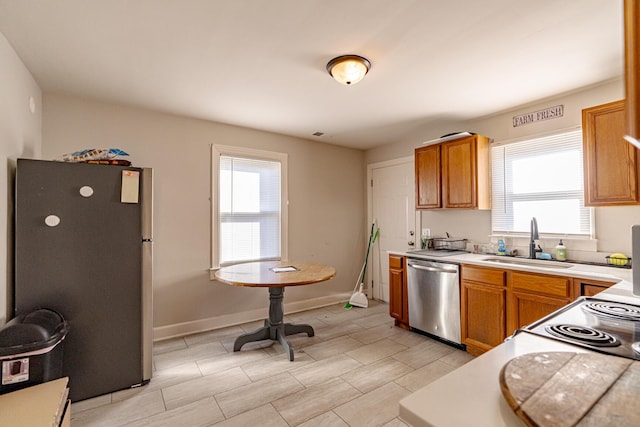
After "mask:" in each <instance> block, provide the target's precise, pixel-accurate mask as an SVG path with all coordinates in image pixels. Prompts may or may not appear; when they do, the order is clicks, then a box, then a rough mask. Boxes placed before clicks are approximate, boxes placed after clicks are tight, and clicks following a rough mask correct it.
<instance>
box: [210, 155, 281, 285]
mask: <svg viewBox="0 0 640 427" xmlns="http://www.w3.org/2000/svg"><path fill="white" fill-rule="evenodd" d="M222 155H225V156H231V157H247V158H250V159H261V160H270V161H277V162H280V164H281V165H282V168H281V171H280V174H281V176H280V180H281V188H280V193H281V194H280V195H281V198H280V259H282V260H288V259H289V209H288V206H289V189H288V182H289V177H288V173H289V172H288V170H289V169H288V165H287V161H288V157H289V155H288V154H286V153H278V152H275V151H265V150H257V149H253V148H245V147H234V146H231V145H218V144H211V191H210V194H211V196H210V200H211V235H210V239H209V242H210V253H211V262H210V265H211V268H210V269H209V271H210V279H211V280H214V279H215V277H214V274H215V271H216V270H218V269H219V268H220V253H219V246H218V243H217V238H218V236H219V235H220V210H219V206H218V205H219V198H218V195H219V193H220V189H219V179H218V178H219V177H220V161H219V159H220V156H222Z"/></svg>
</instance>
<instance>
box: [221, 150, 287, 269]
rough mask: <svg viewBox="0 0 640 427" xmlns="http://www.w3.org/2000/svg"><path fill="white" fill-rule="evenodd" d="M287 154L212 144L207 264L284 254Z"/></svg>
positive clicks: (278, 256) (262, 259) (274, 258)
mask: <svg viewBox="0 0 640 427" xmlns="http://www.w3.org/2000/svg"><path fill="white" fill-rule="evenodd" d="M286 178H287V155H286V154H282V153H273V152H266V151H260V150H251V149H243V148H238V147H227V146H220V145H214V146H213V147H212V186H211V188H212V195H211V201H212V204H211V205H212V227H211V228H212V237H211V247H212V250H211V253H212V260H211V265H212V268H214V269H215V268H218V267H219V266H221V265H227V264H233V263H238V262H248V261H264V260H278V259H281V258H286V255H287V245H286V243H287V239H286V236H287V209H286V205H287V185H286V183H287V179H286Z"/></svg>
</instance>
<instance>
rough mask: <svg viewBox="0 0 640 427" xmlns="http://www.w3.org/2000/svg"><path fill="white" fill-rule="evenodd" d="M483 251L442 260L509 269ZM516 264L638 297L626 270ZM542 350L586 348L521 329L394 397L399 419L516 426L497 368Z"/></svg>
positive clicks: (425, 426)
mask: <svg viewBox="0 0 640 427" xmlns="http://www.w3.org/2000/svg"><path fill="white" fill-rule="evenodd" d="M396 254H398V255H409V254H407V253H406V252H397V253H396ZM412 256H413V255H412ZM489 256H490V255H474V254H465V255H459V256H455V257H454V256H452V257H445V258H444V259H446V260H447V261H453V262H458V263H464V264H475V265H485V266H486V265H488V264H489V265H490V266H493V267H498V268H504V269H508V268H514V266H510V265H495V264H493V263H490V262H487V261H483V260H482V259H483V258H487V257H489ZM454 258H455V259H454ZM517 269H518V270H527V271H532V272H533V271H535V272H541V273H550V274H557V275H570V276H578V277H580V276H582V277H585V278H594V279H599V280H609V281H613V280H619V282H618V283H616V284H615V285H613V286H612V287H610V288H609V289H607V290H606V291H603V292H601V293H600V294H598V295H604V294H606V297H607V298H608V299H611V300H615V301H619V302H627V303H631V304H637V305H640V297H636V296H634V295H633V293H632V289H633V285H632V283H631V270H627V269H618V268H615V267H600V266H590V265H579V264H576V265H575V266H574V267H572V268H568V269H562V270H561V271H558V270H559V269H545V268H544V267H540V268H535V269H534V268H533V267H530V268H526V269H523V268H517ZM545 351H570V352H589V351H588V350H586V349H583V348H580V347H577V346H572V345H569V344H564V343H561V342H559V341H554V340H550V339H547V338H543V337H539V336H534V335H531V334H526V333H521V334H518V335H516V336H515V337H512V338H510V339H508V340H507V341H505V342H504V343H503V344H501V345H499V346H498V347H496V348H494V349H492V350H491V351H488V352H487V353H485V354H483V355H482V356H479V357H477V358H475V359H474V360H472V361H471V362H469V363H467V364H465V365H464V366H462V367H460V368H458V369H456V370H455V371H453V372H451V373H449V374H448V375H445V376H444V377H442V378H440V379H438V380H436V381H434V382H433V383H431V384H429V385H427V386H425V387H423V388H421V389H420V390H418V391H416V392H414V393H412V394H411V395H409V396H407V397H405V398H404V399H402V400H401V401H400V418H401V419H403V420H404V421H405V422H407V423H409V424H410V425H412V426H414V427H436V426H437V427H441V426H468V425H473V426H476V427H502V426H505V427H515V426H522V425H524V424H523V422H522V421H521V420H520V419H519V418H518V417H517V416H516V415H515V413H514V412H513V411H512V410H511V408H510V407H509V405H508V404H507V402H506V401H505V399H504V398H503V396H502V392H501V390H500V384H499V374H500V370H501V369H502V367H503V366H504V365H505V364H506V363H507V362H508V361H509V360H511V359H513V358H515V357H517V356H520V355H523V354H528V353H535V352H545ZM611 357H614V356H611Z"/></svg>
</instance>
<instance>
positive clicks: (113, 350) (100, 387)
mask: <svg viewBox="0 0 640 427" xmlns="http://www.w3.org/2000/svg"><path fill="white" fill-rule="evenodd" d="M152 181H153V176H152V170H151V169H148V168H134V167H124V166H113V165H99V164H86V163H64V162H53V161H44V160H29V159H19V160H18V162H17V170H16V187H15V188H16V192H15V289H14V309H15V314H16V315H18V314H26V313H30V312H31V311H33V310H35V309H38V308H41V307H43V308H50V309H53V310H56V311H58V312H59V313H60V314H62V316H64V318H65V319H66V320H67V321H68V322H69V332H68V334H67V336H66V338H65V340H64V342H63V345H64V356H63V367H62V371H63V375H64V376H68V377H69V388H70V398H71V400H72V401H78V400H83V399H87V398H90V397H94V396H99V395H102V394H106V393H110V392H113V391H117V390H122V389H125V388H129V387H134V386H138V385H140V384H144V383H146V382H148V381H149V380H150V379H151V371H152V359H151V357H152V356H151V354H152V327H153V326H152V312H153V311H152V266H153V265H152V257H153V253H152V211H153V198H152Z"/></svg>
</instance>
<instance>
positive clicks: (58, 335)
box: [0, 309, 68, 355]
mask: <svg viewBox="0 0 640 427" xmlns="http://www.w3.org/2000/svg"><path fill="white" fill-rule="evenodd" d="M67 329H68V327H67V322H66V321H65V320H64V318H63V317H62V316H61V315H60V314H59V313H57V312H55V311H53V310H49V309H39V310H36V311H34V312H32V313H29V314H27V315H20V316H16V317H14V318H13V319H11V320H10V321H9V322H7V324H6V325H4V326H3V327H2V328H1V329H0V355H7V354H11V353H12V352H13V353H20V352H24V351H31V350H35V349H37V348H42V347H46V346H48V345H51V344H54V343H56V342H57V341H60V340H62V339H64V337H65V335H66V334H67Z"/></svg>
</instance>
